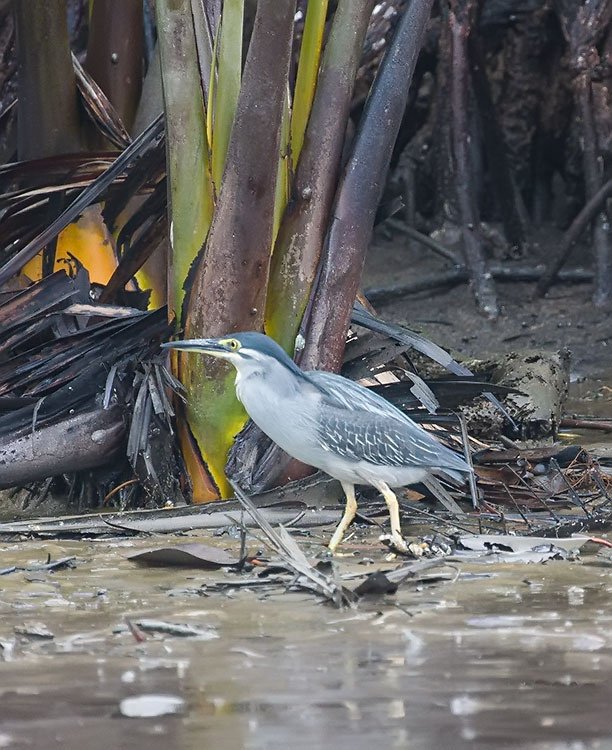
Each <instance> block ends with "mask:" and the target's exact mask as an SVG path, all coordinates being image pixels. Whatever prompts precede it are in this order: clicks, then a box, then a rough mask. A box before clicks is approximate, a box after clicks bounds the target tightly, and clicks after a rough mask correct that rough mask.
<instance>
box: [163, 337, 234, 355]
mask: <svg viewBox="0 0 612 750" xmlns="http://www.w3.org/2000/svg"><path fill="white" fill-rule="evenodd" d="M162 348H163V349H179V350H180V351H183V352H201V353H202V354H212V356H213V357H223V356H224V355H226V354H227V353H228V351H227V349H226V348H225V347H224V346H223V344H221V343H220V341H219V339H186V340H185V341H167V342H166V343H164V344H162Z"/></svg>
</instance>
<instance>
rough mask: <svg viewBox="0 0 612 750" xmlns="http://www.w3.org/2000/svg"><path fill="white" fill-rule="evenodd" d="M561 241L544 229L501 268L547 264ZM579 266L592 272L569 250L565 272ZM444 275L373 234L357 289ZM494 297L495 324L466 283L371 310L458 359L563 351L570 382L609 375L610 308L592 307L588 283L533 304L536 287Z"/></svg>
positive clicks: (585, 257)
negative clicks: (525, 251) (527, 251)
mask: <svg viewBox="0 0 612 750" xmlns="http://www.w3.org/2000/svg"><path fill="white" fill-rule="evenodd" d="M559 238H560V234H559V233H558V231H557V230H554V229H549V230H542V231H541V232H540V234H539V235H538V236H537V237H536V238H535V239H534V241H533V243H532V247H533V251H532V254H531V255H530V256H529V257H528V258H523V259H519V260H516V261H510V260H504V261H503V263H504V265H506V266H509V267H512V264H513V263H514V264H515V265H517V266H521V267H525V266H530V265H537V264H539V263H541V262H543V261H546V258H547V257H548V256H549V255H550V254H551V253H553V252H554V250H555V248H556V247H557V244H558V241H559ZM492 260H493V261H494V259H492ZM494 262H495V261H494ZM496 262H502V261H496ZM578 266H579V267H581V268H589V267H590V253H589V251H588V248H585V247H576V248H575V249H574V251H573V254H572V257H571V260H570V264H569V265H568V267H569V268H571V267H578ZM448 268H449V264H448V263H447V262H445V261H444V260H443V259H440V258H439V257H437V256H436V255H434V253H433V252H432V251H431V250H429V249H428V248H426V247H423V246H419V245H415V244H414V243H412V244H410V243H408V242H407V241H406V239H405V238H404V237H403V236H402V235H400V234H398V233H395V234H393V235H391V236H390V238H389V234H388V233H387V232H386V231H380V230H379V231H378V232H377V234H376V237H375V244H374V246H373V247H372V249H371V251H370V253H369V256H368V259H367V262H366V267H365V271H364V276H363V287H364V288H365V289H368V288H371V287H390V286H394V285H399V284H407V283H410V282H411V281H414V280H416V279H419V278H422V277H424V276H431V275H434V274H437V273H439V272H441V271H443V270H445V269H448ZM497 290H498V294H499V301H500V306H501V308H502V315H501V316H500V318H499V319H497V320H494V321H492V320H487V319H486V318H484V317H483V316H482V315H480V314H479V312H478V311H477V309H476V305H475V302H474V298H473V295H472V294H471V291H470V288H469V287H468V285H467V284H461V285H458V286H455V287H453V288H450V289H449V288H438V289H434V290H430V291H426V292H419V293H418V294H411V295H407V296H401V297H390V298H389V299H388V301H387V302H382V301H378V302H377V303H376V309H377V310H378V312H379V313H380V315H381V316H382V317H385V318H388V319H390V320H393V321H395V322H398V323H402V324H405V325H407V326H408V327H409V328H413V329H415V330H418V331H419V332H420V333H423V334H424V335H426V336H428V337H429V338H431V339H432V340H433V341H435V342H436V343H438V344H440V345H442V346H444V347H447V348H449V349H450V350H451V351H452V352H454V353H455V354H456V355H457V357H459V358H462V357H487V356H489V355H490V354H492V353H495V352H512V351H517V350H522V349H537V350H542V349H545V350H550V351H556V350H558V349H560V348H563V347H567V348H568V349H569V350H570V351H571V354H572V366H571V372H572V379H573V380H576V379H580V378H583V377H593V376H598V375H600V374H602V373H605V372H606V371H608V370H609V369H610V367H611V366H612V350H611V347H612V305H608V306H604V307H595V306H594V305H593V303H592V286H591V284H571V285H570V284H557V285H555V286H553V287H552V288H551V290H550V291H549V293H548V295H547V296H546V297H545V298H544V299H540V298H534V292H535V284H534V283H529V284H525V283H498V284H497Z"/></svg>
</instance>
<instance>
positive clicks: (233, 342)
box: [225, 339, 240, 351]
mask: <svg viewBox="0 0 612 750" xmlns="http://www.w3.org/2000/svg"><path fill="white" fill-rule="evenodd" d="M225 345H226V346H227V348H228V349H232V350H233V351H236V349H238V348H239V347H240V342H238V341H236V339H228V340H227V341H226V342H225Z"/></svg>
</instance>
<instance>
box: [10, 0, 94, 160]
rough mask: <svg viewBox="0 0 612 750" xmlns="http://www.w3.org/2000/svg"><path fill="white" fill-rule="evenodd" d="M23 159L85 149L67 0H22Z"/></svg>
mask: <svg viewBox="0 0 612 750" xmlns="http://www.w3.org/2000/svg"><path fill="white" fill-rule="evenodd" d="M14 7H15V17H16V20H17V55H18V64H19V99H18V103H17V128H18V136H17V154H18V158H19V159H20V160H22V161H23V160H26V159H40V158H43V157H45V156H55V155H56V154H65V153H71V152H74V151H79V150H80V146H81V144H80V135H79V115H78V110H77V89H76V82H75V77H74V71H73V69H72V58H71V55H70V44H69V41H68V25H67V21H66V3H65V0H29V2H16V3H14Z"/></svg>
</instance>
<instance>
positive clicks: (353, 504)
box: [327, 482, 357, 552]
mask: <svg viewBox="0 0 612 750" xmlns="http://www.w3.org/2000/svg"><path fill="white" fill-rule="evenodd" d="M342 489H343V490H344V494H345V495H346V506H345V508H344V513H343V515H342V518H341V519H340V523H339V524H338V526H337V528H336V530H335V531H334V535H333V536H332V538H331V540H330V542H329V544H328V545H327V548H328V549H329V550H330V552H335V551H336V547H337V546H338V545H339V544H340V542H341V541H342V537H343V536H344V532H345V531H346V530H347V528H348V526H349V524H350V523H351V521H352V520H353V518H355V514H356V513H357V501H356V500H355V485H353V484H345V483H344V482H342Z"/></svg>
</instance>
